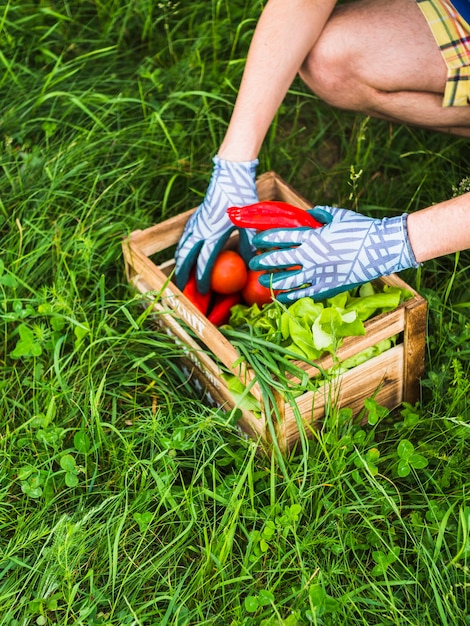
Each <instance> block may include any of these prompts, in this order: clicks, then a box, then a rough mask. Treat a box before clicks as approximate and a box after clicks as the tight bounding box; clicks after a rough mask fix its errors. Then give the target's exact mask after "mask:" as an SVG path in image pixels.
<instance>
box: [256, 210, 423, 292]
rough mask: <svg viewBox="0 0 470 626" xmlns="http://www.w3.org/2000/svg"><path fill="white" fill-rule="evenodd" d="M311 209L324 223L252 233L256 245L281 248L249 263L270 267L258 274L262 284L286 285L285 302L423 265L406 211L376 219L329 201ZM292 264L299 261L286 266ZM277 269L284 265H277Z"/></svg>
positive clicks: (347, 287)
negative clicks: (409, 230) (410, 236)
mask: <svg viewBox="0 0 470 626" xmlns="http://www.w3.org/2000/svg"><path fill="white" fill-rule="evenodd" d="M310 212H311V213H312V214H313V216H314V217H315V218H316V219H317V220H318V221H320V222H322V223H323V224H324V226H322V227H321V228H316V229H312V228H291V229H282V228H274V229H271V230H266V231H264V232H261V233H259V234H257V235H256V236H255V237H254V239H253V243H254V245H255V246H256V247H257V248H261V249H264V248H278V249H277V250H269V251H268V252H263V253H262V254H260V255H257V256H254V257H253V258H252V260H251V262H250V268H251V269H253V270H267V272H268V273H267V274H265V275H264V276H261V279H260V282H261V283H262V284H263V285H265V286H268V287H269V286H270V285H271V284H272V285H273V288H275V289H281V290H287V291H286V292H284V293H280V294H278V296H277V299H278V300H280V301H281V302H292V301H294V300H297V299H298V298H301V297H303V296H310V297H313V298H316V299H317V300H321V299H324V298H329V297H332V296H334V295H335V294H337V293H340V292H342V291H347V290H348V289H351V288H352V287H355V286H357V285H360V284H362V283H365V282H368V281H370V280H373V279H374V278H378V277H379V276H385V275H387V274H392V273H393V272H399V271H401V270H403V269H406V268H409V267H418V265H419V264H418V263H417V262H416V259H415V256H414V254H413V250H412V249H411V245H410V242H409V239H408V233H407V228H406V220H407V217H408V216H407V214H406V213H404V214H403V215H400V216H399V217H392V218H384V219H372V218H370V217H366V216H365V215H361V214H359V213H356V212H355V211H349V210H347V209H339V208H335V207H327V206H325V207H315V208H314V209H312V210H311V211H310ZM293 266H298V267H297V269H288V268H292V267H293ZM299 266H300V268H299ZM279 269H281V270H286V271H280V272H278V271H276V270H279ZM271 281H272V283H271Z"/></svg>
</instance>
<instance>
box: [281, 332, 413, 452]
mask: <svg viewBox="0 0 470 626" xmlns="http://www.w3.org/2000/svg"><path fill="white" fill-rule="evenodd" d="M403 363H404V348H403V344H399V345H398V346H395V347H394V348H391V349H390V350H387V351H386V352H383V353H382V354H380V355H379V356H377V357H374V358H373V359H370V360H369V361H366V362H365V363H362V364H361V365H359V366H357V367H355V368H353V369H351V370H349V371H347V372H345V373H344V374H343V375H341V376H340V377H339V378H338V379H336V380H335V381H332V382H331V383H327V384H325V385H323V386H322V388H321V389H319V390H318V391H316V392H314V391H311V392H307V393H304V394H303V395H302V396H300V397H299V398H297V400H296V404H297V407H298V411H299V413H300V415H301V417H302V420H303V422H304V424H305V426H306V428H307V432H308V429H309V427H310V426H311V425H312V424H314V423H315V422H317V421H319V420H321V419H323V417H324V416H325V411H326V409H327V407H328V406H335V407H338V408H340V407H349V408H351V409H352V412H353V415H354V416H357V415H358V413H360V411H361V410H362V409H363V408H364V400H365V399H366V398H371V397H374V398H375V399H376V400H377V402H378V403H379V404H381V405H382V406H385V407H387V408H389V409H393V408H395V407H396V406H398V405H399V404H400V403H401V402H402V400H403ZM278 437H279V441H280V445H281V444H282V446H283V447H288V446H289V445H291V444H292V443H293V442H294V441H295V440H296V439H298V437H299V433H298V427H297V423H296V418H295V412H294V410H293V409H292V407H290V406H289V405H286V408H285V415H284V419H283V421H282V423H281V424H280V425H279V427H278Z"/></svg>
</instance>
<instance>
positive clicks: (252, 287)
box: [242, 270, 277, 306]
mask: <svg viewBox="0 0 470 626" xmlns="http://www.w3.org/2000/svg"><path fill="white" fill-rule="evenodd" d="M264 273H265V272H263V271H260V272H255V271H254V270H248V278H247V280H246V283H245V286H244V287H243V289H242V296H243V300H244V301H245V302H246V304H248V305H249V306H251V305H252V304H255V302H256V304H258V305H259V306H261V305H263V304H267V303H268V302H272V300H273V298H272V295H271V289H270V288H269V287H263V285H261V284H260V282H259V280H258V278H259V276H261V274H264ZM276 293H277V292H276V291H274V294H276Z"/></svg>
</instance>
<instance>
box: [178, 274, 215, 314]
mask: <svg viewBox="0 0 470 626" xmlns="http://www.w3.org/2000/svg"><path fill="white" fill-rule="evenodd" d="M183 293H184V295H185V296H186V297H187V298H188V300H189V301H190V302H192V303H193V304H194V306H195V307H196V308H197V309H198V310H199V311H201V313H202V314H203V315H206V313H207V311H208V309H209V304H210V301H211V293H210V292H209V293H205V294H202V293H199V291H198V289H197V282H196V272H195V271H194V270H193V271H192V272H191V274H190V275H189V280H188V282H187V283H186V286H185V287H184V289H183Z"/></svg>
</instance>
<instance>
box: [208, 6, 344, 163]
mask: <svg viewBox="0 0 470 626" xmlns="http://www.w3.org/2000/svg"><path fill="white" fill-rule="evenodd" d="M335 4H336V0H269V2H268V3H267V5H266V7H265V9H264V11H263V13H262V15H261V17H260V19H259V22H258V24H257V26H256V30H255V34H254V36H253V41H252V43H251V46H250V50H249V53H248V59H247V63H246V67H245V71H244V75H243V79H242V82H241V85H240V90H239V93H238V97H237V101H236V104H235V108H234V111H233V114H232V118H231V120H230V124H229V127H228V130H227V133H226V136H225V139H224V141H223V142H222V145H221V147H220V149H219V152H218V155H219V156H220V158H223V159H227V160H229V161H246V160H248V159H254V158H256V157H257V156H258V152H259V150H260V148H261V145H262V143H263V140H264V138H265V136H266V133H267V131H268V128H269V125H270V124H271V122H272V120H273V118H274V115H275V114H276V111H277V109H278V108H279V106H280V104H281V102H282V100H283V99H284V96H285V95H286V93H287V90H288V89H289V87H290V85H291V84H292V81H293V80H294V78H295V76H296V74H297V72H298V71H299V69H300V67H301V65H302V63H303V61H304V59H305V58H306V56H307V55H308V53H309V52H310V50H311V49H312V47H313V46H314V44H315V42H316V41H317V39H318V37H319V36H320V33H321V31H322V30H323V27H324V26H325V24H326V22H327V20H328V18H329V16H330V14H331V12H332V10H333V8H334V6H335Z"/></svg>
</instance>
